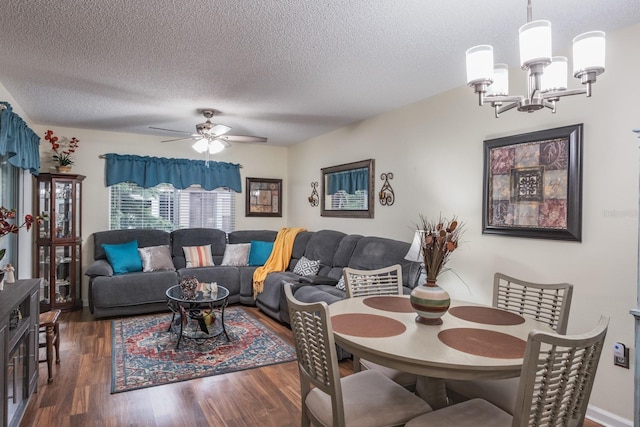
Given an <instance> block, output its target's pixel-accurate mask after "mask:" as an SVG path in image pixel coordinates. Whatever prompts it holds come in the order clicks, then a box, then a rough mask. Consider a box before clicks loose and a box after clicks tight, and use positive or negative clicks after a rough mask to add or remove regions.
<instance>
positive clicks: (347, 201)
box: [320, 159, 375, 218]
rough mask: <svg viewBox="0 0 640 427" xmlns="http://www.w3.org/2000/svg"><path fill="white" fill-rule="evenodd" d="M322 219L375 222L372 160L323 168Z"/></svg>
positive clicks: (373, 167) (373, 166) (373, 165)
mask: <svg viewBox="0 0 640 427" xmlns="http://www.w3.org/2000/svg"><path fill="white" fill-rule="evenodd" d="M321 170H322V193H321V197H320V215H322V216H333V217H342V218H373V208H374V206H375V204H374V198H373V193H374V192H375V188H374V180H373V177H374V176H375V162H374V160H373V159H369V160H362V161H359V162H353V163H347V164H344V165H338V166H331V167H328V168H322V169H321Z"/></svg>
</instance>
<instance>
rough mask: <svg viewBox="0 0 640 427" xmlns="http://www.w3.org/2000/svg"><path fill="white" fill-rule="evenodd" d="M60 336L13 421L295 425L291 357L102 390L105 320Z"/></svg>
mask: <svg viewBox="0 0 640 427" xmlns="http://www.w3.org/2000/svg"><path fill="white" fill-rule="evenodd" d="M246 309H247V310H248V311H249V312H250V313H252V314H254V315H255V316H256V317H257V318H258V319H259V320H260V321H262V322H263V323H265V324H266V325H267V326H269V327H271V328H272V329H273V330H274V331H276V332H277V333H278V334H279V335H280V336H281V337H283V338H284V339H285V340H287V341H288V342H290V343H291V344H292V345H293V342H292V337H291V331H290V330H289V329H288V328H287V327H286V326H284V325H282V324H280V323H278V322H276V321H274V320H272V319H271V318H269V317H267V316H265V315H264V314H262V313H261V312H260V311H258V310H257V309H256V308H252V307H251V308H250V307H246ZM60 334H61V345H60V358H61V359H62V362H61V364H60V365H58V366H54V375H55V378H54V381H53V383H51V384H47V367H46V364H45V363H41V364H40V377H39V382H38V384H39V391H38V393H36V394H34V396H33V397H32V398H31V401H30V402H29V406H28V407H27V411H26V413H25V415H24V417H23V419H22V423H21V424H20V425H21V426H42V427H58V426H60V427H66V426H79V427H80V426H82V427H89V426H96V427H121V426H136V427H143V426H150V427H155V426H158V427H160V426H186V425H192V426H216V427H217V426H230V427H242V426H247V427H253V426H264V427H268V426H274V427H276V426H277V427H287V426H299V425H300V389H299V380H298V368H297V365H296V362H289V363H281V364H278V365H273V366H267V367H264V368H259V369H250V370H247V371H241V372H236V373H231V374H225V375H218V376H213V377H206V378H201V379H197V380H192V381H185V382H181V383H175V384H169V385H163V386H158V387H151V388H146V389H142V390H134V391H130V392H125V393H118V394H110V390H111V320H109V319H107V320H94V319H93V317H92V316H91V315H90V314H89V312H88V310H87V309H86V308H85V309H84V310H83V311H76V312H72V313H63V315H62V323H61V326H60ZM341 371H342V375H348V374H349V373H351V372H352V371H351V361H350V360H345V361H343V362H341ZM585 426H586V427H596V426H597V424H595V423H591V422H587V423H585Z"/></svg>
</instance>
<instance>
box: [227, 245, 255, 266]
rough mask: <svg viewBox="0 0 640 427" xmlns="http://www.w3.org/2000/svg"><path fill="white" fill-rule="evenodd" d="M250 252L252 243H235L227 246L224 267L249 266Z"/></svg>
mask: <svg viewBox="0 0 640 427" xmlns="http://www.w3.org/2000/svg"><path fill="white" fill-rule="evenodd" d="M250 250H251V243H235V244H229V245H227V246H225V248H224V256H223V257H222V265H235V266H238V267H242V266H245V265H249V251H250Z"/></svg>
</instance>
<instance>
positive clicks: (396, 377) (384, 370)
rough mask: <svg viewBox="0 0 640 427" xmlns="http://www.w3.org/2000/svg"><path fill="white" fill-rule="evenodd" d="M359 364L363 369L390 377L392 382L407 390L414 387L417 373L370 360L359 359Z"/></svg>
mask: <svg viewBox="0 0 640 427" xmlns="http://www.w3.org/2000/svg"><path fill="white" fill-rule="evenodd" d="M360 365H361V366H362V367H363V368H364V369H371V370H374V371H378V372H380V373H381V374H382V375H384V376H385V377H387V378H391V379H392V380H393V382H395V383H397V384H400V385H401V386H402V387H404V388H406V389H408V390H415V389H416V381H417V378H418V377H417V375H415V374H410V373H408V372H403V371H399V370H398V369H393V368H389V367H388V366H383V365H378V364H377V363H374V362H372V361H370V360H366V359H360Z"/></svg>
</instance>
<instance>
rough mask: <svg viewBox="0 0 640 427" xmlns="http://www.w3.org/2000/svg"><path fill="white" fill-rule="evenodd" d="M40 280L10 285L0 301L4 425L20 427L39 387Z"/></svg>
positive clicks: (1, 419) (0, 386)
mask: <svg viewBox="0 0 640 427" xmlns="http://www.w3.org/2000/svg"><path fill="white" fill-rule="evenodd" d="M39 282H40V280H38V279H27V280H16V282H15V283H7V284H5V285H4V290H3V291H2V298H0V426H3V427H4V426H9V427H17V426H18V425H20V420H21V419H22V415H23V414H24V411H25V410H26V408H27V405H28V403H29V398H30V397H31V395H32V394H33V392H34V391H36V389H37V387H38V298H39V292H40V291H39V289H40V283H39Z"/></svg>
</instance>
